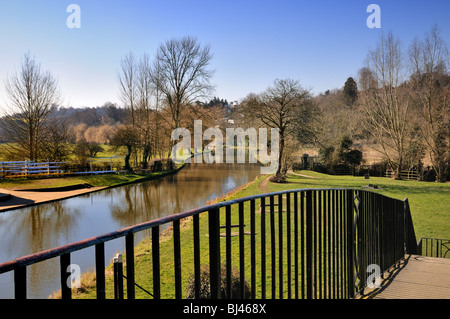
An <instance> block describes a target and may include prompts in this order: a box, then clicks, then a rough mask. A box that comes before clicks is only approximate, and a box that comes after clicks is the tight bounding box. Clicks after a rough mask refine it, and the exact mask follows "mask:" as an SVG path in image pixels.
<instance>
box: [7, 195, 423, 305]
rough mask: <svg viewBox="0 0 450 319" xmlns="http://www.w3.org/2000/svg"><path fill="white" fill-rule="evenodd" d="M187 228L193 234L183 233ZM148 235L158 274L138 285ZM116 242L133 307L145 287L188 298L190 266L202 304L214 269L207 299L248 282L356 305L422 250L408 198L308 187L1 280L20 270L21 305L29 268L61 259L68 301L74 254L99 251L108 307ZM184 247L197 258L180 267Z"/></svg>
mask: <svg viewBox="0 0 450 319" xmlns="http://www.w3.org/2000/svg"><path fill="white" fill-rule="evenodd" d="M186 220H189V221H188V222H189V223H192V224H189V225H191V227H182V229H181V227H180V225H181V223H183V222H184V221H186ZM167 225H171V226H172V227H171V229H169V230H166V232H167V231H171V232H172V236H171V241H169V243H170V249H167V250H170V254H171V256H170V258H169V259H170V262H169V263H168V264H162V261H161V260H162V256H164V257H165V258H164V260H166V259H167V258H166V257H167V256H166V255H165V254H167V252H166V251H164V250H165V249H164V248H165V247H166V248H167V247H168V246H167V245H169V244H168V241H165V242H161V241H160V238H161V234H162V227H165V226H167ZM233 229H236V230H237V231H235V232H232V230H233ZM144 230H151V244H150V246H151V247H148V251H150V252H151V253H149V254H150V255H151V260H152V261H151V265H150V266H151V267H150V268H151V276H149V277H148V279H146V280H148V282H146V283H143V282H139V284H138V283H136V281H135V276H136V275H137V274H136V273H135V251H134V250H135V245H134V234H135V233H137V232H141V231H144ZM205 235H206V236H205ZM117 238H124V239H125V258H124V259H125V260H124V261H125V263H124V264H125V274H124V275H123V276H122V275H120V276H115V280H114V281H115V287H114V292H115V294H114V296H115V297H116V298H120V297H122V295H123V293H122V292H121V291H120V290H117V287H118V286H120V284H119V283H118V281H122V280H123V277H125V278H126V285H125V286H124V290H125V291H126V297H127V298H128V299H134V298H135V297H136V295H135V293H136V291H135V288H136V286H138V287H143V286H145V288H143V289H147V290H148V292H149V295H151V297H152V298H155V299H159V298H161V296H162V290H163V289H165V290H167V289H169V290H170V291H169V293H167V291H164V297H166V296H170V297H174V298H183V296H184V294H183V286H184V287H186V282H187V281H188V279H187V278H186V275H182V274H183V273H184V274H186V272H185V271H182V270H184V269H187V268H189V269H192V271H193V278H194V296H195V298H201V297H202V296H203V295H202V293H203V292H202V286H201V285H202V283H201V281H202V279H201V266H202V264H203V265H205V264H207V265H208V267H209V268H208V269H209V275H208V276H209V278H208V279H209V287H210V289H209V294H208V296H209V297H211V298H214V299H215V298H224V297H225V298H241V297H246V296H247V295H246V294H245V289H246V283H248V282H249V285H248V286H249V289H250V297H251V298H258V299H259V298H261V299H265V298H280V299H282V298H288V299H289V298H309V299H314V298H353V297H354V296H355V294H356V293H358V292H361V291H362V290H363V289H364V287H365V286H366V283H367V279H368V272H367V271H368V269H370V266H371V265H373V264H375V265H378V267H379V269H380V271H381V273H383V272H384V271H385V270H387V269H389V268H390V267H391V266H392V265H394V264H395V263H396V262H398V261H399V260H400V259H402V258H403V257H404V254H405V253H416V251H415V249H416V248H417V246H416V240H415V235H414V230H413V227H412V221H411V216H410V211H409V205H408V200H407V199H405V200H404V201H401V200H397V199H392V198H389V197H386V196H383V195H380V194H377V193H374V192H370V191H366V190H358V189H300V190H289V191H282V192H277V193H271V194H262V195H255V196H250V197H245V198H240V199H235V200H231V201H227V202H220V203H217V204H214V205H210V206H205V207H201V208H198V209H193V210H190V211H187V212H184V213H180V214H176V215H171V216H167V217H164V218H161V219H157V220H153V221H149V222H145V223H142V224H139V225H135V226H131V227H127V228H124V229H121V230H118V231H116V232H112V233H109V234H105V235H102V236H98V237H94V238H90V239H86V240H83V241H79V242H76V243H72V244H69V245H65V246H61V247H58V248H54V249H49V250H46V251H43V252H40V253H36V254H32V255H29V256H25V257H21V258H17V259H15V260H13V261H9V262H6V263H3V264H0V273H5V272H8V271H13V272H14V293H15V298H26V297H27V267H28V266H30V265H32V264H35V263H38V262H41V261H44V260H47V259H50V258H55V257H59V259H60V281H61V295H62V298H63V299H70V298H71V297H72V289H71V287H70V286H68V283H67V278H68V274H67V267H68V266H69V265H70V263H71V253H72V252H75V251H78V250H81V249H85V248H87V247H91V246H94V247H95V262H96V266H95V272H96V280H95V283H96V293H97V298H99V299H104V298H106V297H107V296H106V292H105V291H106V284H105V282H106V281H105V244H107V242H108V241H111V240H113V239H117ZM186 249H187V250H188V252H189V254H188V255H189V258H184V259H182V257H183V256H187V255H186V254H182V253H181V251H182V250H183V251H185V250H186ZM149 263H150V262H149ZM168 267H171V268H172V270H171V272H173V276H170V277H171V278H172V279H170V280H172V281H173V283H172V284H168V283H167V282H165V284H164V285H163V286H164V287H163V288H162V285H161V277H162V272H163V271H162V270H164V271H167V269H168ZM222 267H225V275H223V272H222ZM233 267H234V268H237V269H238V281H239V289H238V291H237V292H236V291H232V288H231V287H232V280H233V278H232V268H233ZM119 271H120V272H122V268H120V270H119ZM116 277H117V278H116ZM119 277H120V278H119ZM222 277H224V278H223V279H222ZM222 280H223V281H222ZM224 282H225V287H226V288H225V291H224V289H223V283H224ZM149 285H151V286H149ZM149 287H150V288H149Z"/></svg>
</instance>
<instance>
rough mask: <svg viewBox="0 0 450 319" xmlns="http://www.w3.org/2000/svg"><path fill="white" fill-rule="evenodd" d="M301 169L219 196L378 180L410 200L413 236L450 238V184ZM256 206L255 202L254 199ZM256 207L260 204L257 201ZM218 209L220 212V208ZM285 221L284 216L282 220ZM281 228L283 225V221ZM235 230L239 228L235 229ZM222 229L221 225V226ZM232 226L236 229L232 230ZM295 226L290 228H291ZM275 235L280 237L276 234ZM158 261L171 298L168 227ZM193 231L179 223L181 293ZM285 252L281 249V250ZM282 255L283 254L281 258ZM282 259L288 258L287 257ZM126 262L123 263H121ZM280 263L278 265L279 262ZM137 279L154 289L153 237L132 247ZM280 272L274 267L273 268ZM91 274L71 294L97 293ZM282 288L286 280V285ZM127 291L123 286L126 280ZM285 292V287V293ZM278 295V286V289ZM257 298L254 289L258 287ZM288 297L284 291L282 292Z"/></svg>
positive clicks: (189, 270) (204, 248)
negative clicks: (263, 186) (280, 179)
mask: <svg viewBox="0 0 450 319" xmlns="http://www.w3.org/2000/svg"><path fill="white" fill-rule="evenodd" d="M296 173H301V174H305V175H308V176H311V177H315V178H307V177H302V176H299V175H291V176H290V177H289V179H288V182H287V183H284V184H272V183H268V184H267V188H266V189H265V190H264V191H262V190H261V189H260V187H259V184H260V183H261V182H262V181H263V180H264V179H265V177H264V176H262V177H259V178H257V179H256V180H255V181H254V182H253V183H251V184H249V185H246V186H245V187H243V188H241V189H240V190H239V191H237V192H235V193H233V194H231V195H229V196H228V197H226V198H223V199H220V200H230V199H234V198H240V197H245V196H250V195H254V194H259V193H263V192H275V191H281V190H287V189H302V188H325V187H326V188H330V187H331V188H333V187H336V188H361V187H364V186H367V185H368V184H369V183H370V184H375V185H377V186H378V187H379V188H380V189H379V190H375V192H379V193H381V194H384V195H386V196H389V197H393V198H398V199H402V200H403V199H404V198H406V197H408V199H409V201H410V207H411V213H412V218H413V223H414V227H415V232H416V236H417V240H418V239H419V238H420V237H436V238H447V239H450V227H449V226H450V212H449V207H450V205H449V204H450V202H449V201H450V196H449V195H450V184H449V183H447V184H438V183H429V182H416V181H395V180H392V179H388V178H382V177H371V178H370V179H369V180H366V179H364V177H351V176H330V175H325V174H320V173H316V172H310V171H301V172H296ZM256 204H257V205H259V202H258V201H257V203H256ZM245 206H246V207H245V208H246V210H245V211H246V213H245V217H244V218H245V224H246V227H245V231H250V222H249V213H248V211H249V209H248V207H249V203H246V204H245ZM257 211H258V206H257ZM221 212H222V211H221ZM268 215H269V214H266V218H267V221H266V227H267V229H268V227H269V216H268ZM277 219H278V218H276V221H275V227H278V221H277ZM237 222H238V214H237V205H233V206H232V224H234V223H237ZM284 222H285V219H284ZM220 223H221V225H223V224H225V214H224V213H221V222H220ZM256 225H257V226H256V229H257V233H256V258H257V263H258V262H259V259H260V256H261V250H260V241H261V238H260V237H261V236H258V230H259V225H260V214H258V213H257V214H256ZM283 229H286V227H284V226H283ZM236 230H237V229H236ZM224 231H225V230H224ZM232 231H234V230H232ZM292 231H293V230H291V232H292ZM207 233H208V218H207V214H200V254H201V257H200V259H201V264H202V265H204V264H207V263H208V260H209V251H208V237H206V234H207ZM269 234H270V232H266V249H267V251H266V253H267V254H266V255H267V261H266V267H267V272H266V280H267V282H266V284H267V285H266V289H267V293H268V294H267V296H268V297H269V296H270V291H271V262H270V260H271V259H270V251H269V249H270V246H271V241H270V238H267V237H270V235H269ZM276 240H278V239H276ZM160 241H161V244H160V253H161V255H160V264H161V297H162V298H174V269H173V256H174V249H173V238H172V236H171V232H170V229H169V230H168V231H166V232H165V233H164V235H163V236H162V238H161V239H160ZM231 242H232V252H233V253H232V264H233V265H234V266H238V264H239V256H238V251H239V237H238V236H236V237H232V239H231ZM244 247H245V278H246V280H248V281H250V249H249V247H250V236H244ZM193 249H194V247H193V231H192V223H191V222H190V220H186V222H184V223H182V227H181V262H182V267H181V272H182V280H183V283H182V285H183V296H184V292H185V289H186V287H187V284H188V279H189V278H190V277H191V276H192V274H193V271H194V270H193V269H194V267H193V264H194V260H193ZM284 254H285V252H284ZM221 258H222V259H221V260H222V261H223V262H224V261H225V239H224V238H222V239H221ZM284 260H286V258H284ZM285 262H286V261H285ZM125 266H126V265H125ZM276 267H278V264H277V266H276ZM256 272H257V274H256V276H257V277H256V278H257V281H256V288H257V291H259V290H260V288H261V287H260V286H259V284H260V280H259V278H260V277H259V276H260V268H259V266H258V267H256ZM106 273H107V278H106V285H107V291H106V294H107V298H113V295H114V293H113V276H112V266H111V265H110V266H108V267H107V270H106ZM135 273H136V274H135V280H136V283H137V284H139V285H140V286H141V287H143V288H144V289H146V290H148V291H150V292H152V289H153V288H152V287H153V285H152V252H151V240H150V239H145V240H143V241H142V242H141V243H140V244H138V245H137V247H136V248H135ZM277 276H278V271H277ZM94 284H95V275H94V274H92V273H88V274H86V275H85V276H84V277H83V278H82V289H80V290H79V291H78V292H77V293H76V294H74V296H73V297H74V298H95V286H94ZM284 287H286V284H285V285H284ZM124 289H125V295H126V285H125V288H124ZM285 293H286V292H285ZM277 294H278V291H277ZM257 297H258V292H257ZM285 297H286V296H285ZM136 298H151V296H149V295H148V294H147V293H146V292H144V291H142V290H141V289H139V288H136Z"/></svg>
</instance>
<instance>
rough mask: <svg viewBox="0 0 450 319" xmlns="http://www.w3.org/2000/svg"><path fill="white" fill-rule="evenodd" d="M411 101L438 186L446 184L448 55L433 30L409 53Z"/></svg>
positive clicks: (448, 143)
mask: <svg viewBox="0 0 450 319" xmlns="http://www.w3.org/2000/svg"><path fill="white" fill-rule="evenodd" d="M409 60H410V68H411V73H412V75H411V81H410V85H411V91H410V92H411V97H412V99H413V101H414V105H415V107H416V108H417V114H418V121H417V123H418V127H419V129H420V132H421V135H422V138H423V140H424V141H425V144H426V145H427V147H428V150H429V155H430V159H431V163H432V165H433V167H434V169H435V171H436V177H437V181H438V182H444V183H445V181H446V175H447V170H448V164H449V160H450V157H449V149H450V141H449V139H450V136H449V126H448V121H449V109H450V107H449V105H450V103H449V97H450V94H449V93H450V76H449V74H448V73H447V67H448V66H449V53H448V48H447V46H446V44H445V43H444V41H443V39H442V38H441V37H440V35H439V30H438V28H437V26H435V27H433V29H432V30H431V32H430V33H429V34H427V35H426V37H425V38H424V39H423V40H419V39H415V40H414V42H413V43H412V45H411V46H410V49H409Z"/></svg>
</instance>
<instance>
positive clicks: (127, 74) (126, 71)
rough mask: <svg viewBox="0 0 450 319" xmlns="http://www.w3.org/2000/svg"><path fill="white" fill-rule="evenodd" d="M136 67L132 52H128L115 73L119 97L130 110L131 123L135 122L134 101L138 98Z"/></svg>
mask: <svg viewBox="0 0 450 319" xmlns="http://www.w3.org/2000/svg"><path fill="white" fill-rule="evenodd" d="M137 76H138V67H137V65H136V58H135V56H134V54H133V52H130V53H128V54H127V55H126V56H125V57H124V58H123V59H122V60H121V62H120V72H119V73H118V74H117V78H118V82H119V97H120V100H121V101H122V103H123V104H124V106H125V108H127V109H128V110H129V112H130V118H131V125H132V126H133V127H134V125H135V122H136V115H135V112H136V103H137V100H138V97H137V92H136V87H137Z"/></svg>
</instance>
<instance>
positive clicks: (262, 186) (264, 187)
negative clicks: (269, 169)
mask: <svg viewBox="0 0 450 319" xmlns="http://www.w3.org/2000/svg"><path fill="white" fill-rule="evenodd" d="M271 176H272V175H270V176H268V177H266V178H264V179H263V180H262V181H261V182H260V183H259V185H258V187H259V189H260V190H262V191H263V192H264V193H268V192H269V188H268V187H267V184H268V183H269V178H270V177H271Z"/></svg>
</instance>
